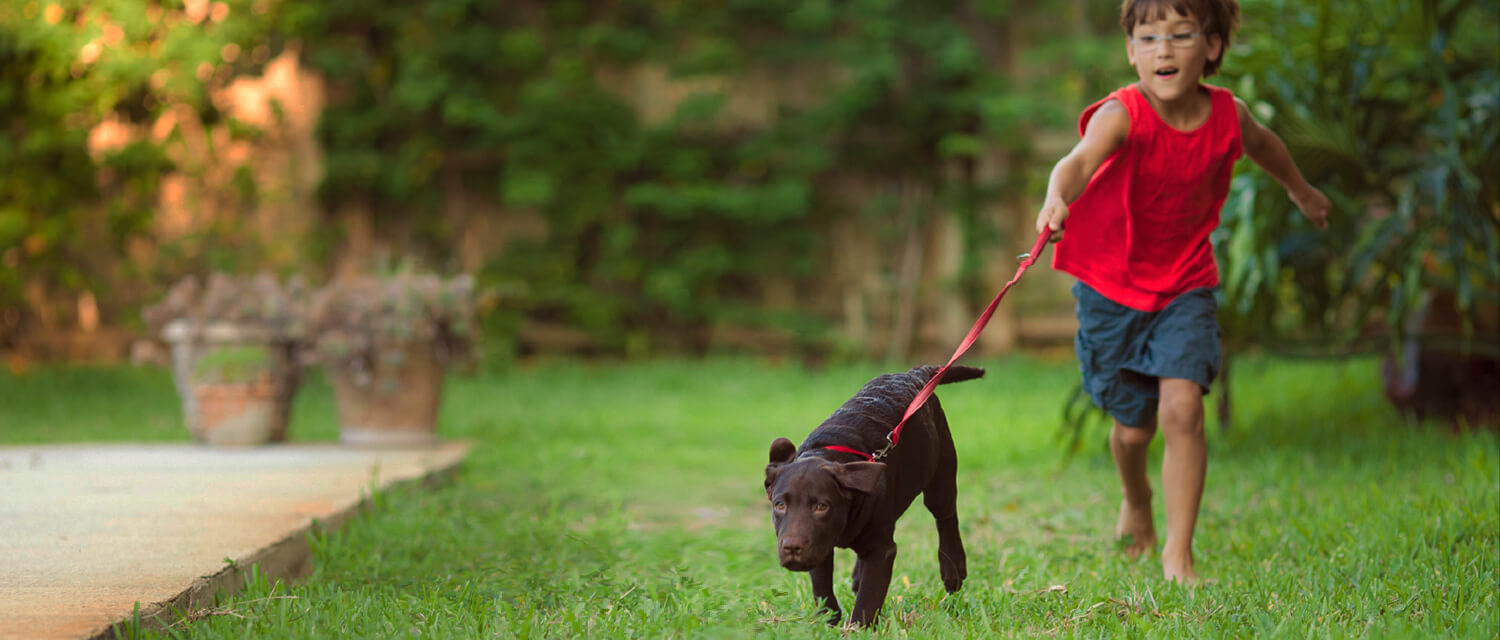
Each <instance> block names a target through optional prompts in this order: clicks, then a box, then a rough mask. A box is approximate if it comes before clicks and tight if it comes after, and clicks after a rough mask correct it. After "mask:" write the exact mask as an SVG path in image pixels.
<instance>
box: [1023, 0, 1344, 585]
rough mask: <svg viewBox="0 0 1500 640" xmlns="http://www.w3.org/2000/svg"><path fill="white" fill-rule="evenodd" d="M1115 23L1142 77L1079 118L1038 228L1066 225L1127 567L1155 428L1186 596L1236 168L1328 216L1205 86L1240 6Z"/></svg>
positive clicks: (1140, 9) (1150, 5) (1168, 7)
mask: <svg viewBox="0 0 1500 640" xmlns="http://www.w3.org/2000/svg"><path fill="white" fill-rule="evenodd" d="M1120 14H1121V15H1120V24H1121V26H1122V27H1124V29H1125V34H1126V36H1127V38H1128V39H1127V41H1126V45H1125V52H1126V55H1127V57H1128V58H1129V60H1130V63H1131V65H1133V66H1134V67H1135V70H1136V75H1137V76H1138V77H1139V81H1138V82H1136V83H1134V84H1132V85H1130V86H1127V87H1124V88H1122V89H1119V90H1117V91H1115V92H1114V93H1111V94H1110V95H1109V96H1108V97H1107V98H1105V99H1103V100H1100V101H1099V102H1097V103H1095V104H1093V105H1092V106H1090V107H1089V108H1088V109H1086V110H1084V112H1083V116H1082V118H1081V119H1080V122H1079V129H1080V130H1081V132H1082V134H1083V139H1082V140H1081V141H1079V143H1078V145H1077V146H1076V147H1074V148H1073V150H1072V151H1071V152H1069V153H1068V155H1067V156H1065V157H1064V158H1063V159H1062V160H1060V161H1059V162H1058V163H1057V166H1056V167H1055V168H1054V169H1053V170H1052V177H1051V180H1050V181H1049V183H1048V185H1047V199H1046V202H1045V203H1044V204H1043V205H1042V209H1041V211H1040V213H1038V214H1037V221H1036V228H1037V232H1038V233H1040V232H1041V231H1042V229H1043V227H1050V228H1051V229H1052V231H1053V234H1054V235H1053V239H1060V238H1061V237H1062V231H1063V228H1064V220H1067V225H1066V226H1067V234H1066V236H1067V237H1066V239H1062V240H1061V242H1060V243H1059V244H1058V245H1057V251H1056V252H1055V254H1054V255H1053V262H1052V266H1053V268H1055V269H1060V270H1062V271H1066V272H1068V273H1069V274H1072V275H1073V276H1075V277H1077V278H1078V282H1077V283H1076V284H1075V285H1074V286H1073V294H1074V296H1075V297H1076V298H1077V301H1078V305H1077V311H1078V322H1079V329H1078V335H1077V338H1076V340H1075V342H1074V346H1075V348H1076V349H1077V352H1078V360H1079V364H1080V368H1081V369H1082V370H1083V381H1084V387H1085V389H1086V390H1087V391H1088V392H1089V395H1090V396H1091V397H1092V398H1093V400H1094V402H1095V404H1097V405H1099V407H1100V408H1102V409H1104V410H1105V411H1107V412H1108V413H1109V414H1110V415H1111V416H1112V417H1113V418H1114V427H1113V430H1112V431H1111V432H1110V437H1109V448H1110V453H1111V454H1113V456H1114V459H1115V466H1116V468H1117V469H1118V470H1119V473H1120V481H1121V483H1122V485H1123V487H1124V494H1125V496H1124V500H1123V501H1122V502H1121V504H1120V516H1119V523H1118V524H1117V525H1116V527H1115V535H1116V536H1117V537H1118V538H1120V539H1121V540H1122V541H1123V542H1124V543H1125V545H1126V547H1125V549H1126V552H1127V553H1128V554H1129V555H1130V556H1131V557H1132V558H1134V557H1138V556H1139V555H1140V554H1142V553H1144V552H1146V551H1151V550H1154V549H1155V548H1156V528H1155V525H1154V524H1153V522H1152V514H1151V485H1150V482H1149V481H1148V480H1147V479H1146V451H1147V447H1148V445H1149V444H1150V443H1151V438H1152V437H1153V436H1154V435H1155V434H1156V430H1157V428H1158V426H1159V427H1160V428H1161V430H1162V433H1163V436H1164V438H1165V439H1166V453H1165V456H1164V458H1163V461H1162V474H1161V475H1162V487H1163V489H1164V491H1165V492H1166V507H1167V540H1166V545H1165V547H1164V548H1163V549H1162V555H1161V559H1162V570H1163V572H1164V574H1165V576H1166V578H1167V579H1169V580H1174V581H1178V582H1183V583H1188V584H1194V583H1196V582H1197V581H1198V575H1197V573H1196V572H1195V571H1194V569H1193V528H1194V526H1195V525H1196V524H1197V520H1198V504H1199V500H1200V499H1201V498H1202V496H1203V477H1204V472H1205V470H1206V469H1207V454H1206V450H1205V442H1204V436H1203V394H1205V393H1207V392H1208V389H1209V385H1210V384H1211V383H1212V382H1213V379H1214V377H1215V376H1217V374H1218V367H1219V327H1218V322H1217V319H1216V317H1215V315H1216V311H1217V303H1216V302H1215V300H1214V293H1213V288H1214V287H1216V286H1217V285H1218V284H1219V280H1218V267H1217V265H1216V264H1215V262H1214V254H1213V247H1212V246H1211V245H1210V243H1209V234H1210V233H1211V232H1212V231H1213V230H1214V228H1215V227H1217V226H1218V224H1219V210H1220V209H1221V208H1222V207H1223V205H1224V200H1225V198H1226V197H1227V196H1228V193H1229V181H1230V177H1231V175H1232V173H1233V169H1234V161H1235V160H1236V159H1238V158H1239V156H1240V155H1241V153H1242V152H1243V153H1244V154H1245V155H1249V156H1250V159H1251V160H1254V161H1255V163H1256V164H1257V165H1259V166H1260V167H1261V168H1262V169H1264V170H1265V171H1266V172H1267V173H1269V174H1271V176H1272V177H1274V178H1276V180H1277V181H1279V182H1280V183H1281V184H1282V186H1283V187H1285V188H1286V190H1287V193H1288V194H1289V195H1290V196H1291V198H1292V201H1293V202H1294V203H1295V204H1296V205H1297V207H1298V208H1299V209H1301V210H1302V213H1303V215H1305V216H1307V218H1308V219H1309V220H1311V221H1312V222H1313V223H1314V224H1316V225H1317V226H1318V227H1319V228H1325V227H1326V226H1327V217H1328V209H1329V206H1330V204H1329V201H1328V199H1327V198H1326V197H1324V196H1323V194H1322V193H1321V192H1319V191H1318V190H1317V189H1315V188H1313V187H1312V186H1311V185H1309V184H1307V181H1306V180H1305V179H1303V177H1302V174H1301V172H1299V171H1298V170H1297V167H1296V165H1295V164H1294V163H1293V162H1292V158H1291V156H1290V155H1289V154H1288V153H1287V150H1286V146H1285V145H1284V144H1282V142H1281V139H1280V138H1278V137H1277V136H1276V134H1274V133H1272V132H1271V131H1270V130H1268V129H1266V128H1265V127H1263V126H1261V125H1260V123H1258V122H1256V120H1255V118H1254V117H1253V116H1252V115H1251V114H1250V110H1249V108H1248V107H1247V106H1246V105H1245V103H1244V102H1243V101H1241V100H1239V99H1238V98H1235V97H1234V96H1233V94H1231V93H1230V92H1229V91H1227V90H1225V89H1221V88H1218V87H1212V86H1208V85H1202V84H1199V80H1200V79H1201V78H1203V77H1206V76H1211V75H1213V73H1214V72H1215V71H1217V70H1218V68H1219V63H1220V62H1222V60H1223V54H1224V51H1225V50H1226V49H1227V48H1228V46H1229V36H1230V33H1231V32H1232V31H1234V29H1235V27H1236V23H1237V22H1238V20H1239V4H1238V2H1236V0H1125V2H1124V4H1123V6H1122V7H1121V12H1120Z"/></svg>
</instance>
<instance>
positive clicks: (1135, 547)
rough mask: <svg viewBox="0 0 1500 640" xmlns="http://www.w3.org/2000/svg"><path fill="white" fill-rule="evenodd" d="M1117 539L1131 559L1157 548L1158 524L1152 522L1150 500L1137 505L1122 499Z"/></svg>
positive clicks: (1116, 533) (1116, 526)
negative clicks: (1142, 504) (1139, 505)
mask: <svg viewBox="0 0 1500 640" xmlns="http://www.w3.org/2000/svg"><path fill="white" fill-rule="evenodd" d="M1115 540H1116V541H1118V542H1119V543H1120V544H1121V546H1122V547H1123V548H1124V549H1125V555H1127V556H1129V557H1130V559H1131V560H1134V559H1136V558H1139V557H1141V554H1143V553H1146V552H1147V551H1154V550H1156V525H1154V524H1153V523H1152V522H1151V503H1150V502H1147V503H1146V504H1145V505H1144V506H1141V507H1135V506H1132V505H1131V504H1130V503H1129V502H1127V501H1125V500H1121V501H1120V522H1119V523H1117V524H1116V525H1115ZM1189 566H1191V562H1190V563H1189Z"/></svg>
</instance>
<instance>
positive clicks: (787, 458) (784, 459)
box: [771, 438, 797, 464]
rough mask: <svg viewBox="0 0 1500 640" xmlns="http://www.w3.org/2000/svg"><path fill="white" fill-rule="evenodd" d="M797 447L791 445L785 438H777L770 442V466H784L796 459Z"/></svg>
mask: <svg viewBox="0 0 1500 640" xmlns="http://www.w3.org/2000/svg"><path fill="white" fill-rule="evenodd" d="M796 457H797V445H795V444H792V441H791V440H787V439H786V438H777V439H776V440H774V441H772V442H771V464H786V463H788V462H791V461H792V460H794V459H796Z"/></svg>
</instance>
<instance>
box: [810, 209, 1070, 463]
mask: <svg viewBox="0 0 1500 640" xmlns="http://www.w3.org/2000/svg"><path fill="white" fill-rule="evenodd" d="M1051 237H1052V229H1051V228H1050V227H1044V228H1043V229H1042V235H1040V236H1038V237H1037V239H1036V244H1034V245H1032V246H1031V252H1030V253H1026V254H1023V255H1022V256H1021V266H1020V267H1018V268H1017V269H1016V275H1015V277H1014V278H1011V279H1010V282H1007V283H1005V286H1003V287H1000V293H997V294H995V299H994V300H991V301H990V306H988V307H985V309H984V313H981V314H979V320H978V321H976V322H975V323H974V328H972V329H969V335H967V336H965V337H964V341H963V342H961V343H959V345H958V350H956V351H954V352H953V357H952V358H949V359H948V364H945V365H943V367H942V368H941V369H938V371H937V373H935V374H933V376H932V379H931V380H928V381H927V384H926V385H925V386H923V387H922V390H921V391H919V392H917V397H915V398H912V400H911V404H909V405H907V406H906V415H903V416H901V422H898V423H896V428H895V429H891V432H890V433H889V434H886V436H885V440H886V445H885V447H884V448H882V449H881V450H879V451H876V452H875V454H874V455H871V454H868V453H865V452H863V451H859V450H856V449H851V448H849V447H843V446H839V445H831V446H827V447H823V448H824V449H833V450H834V451H842V452H844V453H853V454H856V455H859V456H863V457H864V458H865V459H866V460H869V461H870V462H875V461H877V460H880V459H881V458H884V457H885V456H886V454H888V453H890V452H891V448H892V447H894V446H896V443H897V442H900V441H901V428H902V427H905V426H906V421H907V420H909V419H911V417H912V415H914V414H915V413H916V412H917V410H918V409H921V408H922V405H923V404H924V403H926V402H927V399H928V398H931V397H932V392H933V390H934V389H936V388H937V386H938V385H939V384H941V383H942V381H943V375H944V374H946V373H948V368H949V367H952V366H953V363H955V362H958V358H959V357H960V356H962V355H963V354H964V352H965V351H968V350H969V347H972V346H974V341H976V340H978V339H979V334H980V332H982V331H984V327H985V325H987V324H989V323H990V317H992V316H994V315H995V307H997V306H999V305H1000V299H1001V298H1003V297H1005V292H1006V291H1008V290H1009V289H1010V286H1011V285H1013V284H1015V283H1016V282H1017V281H1019V280H1020V279H1021V275H1022V274H1024V273H1026V270H1027V269H1028V268H1030V267H1031V265H1032V264H1033V263H1035V262H1036V259H1037V258H1038V257H1040V256H1041V255H1042V250H1043V249H1045V248H1047V240H1048V239H1049V238H1051Z"/></svg>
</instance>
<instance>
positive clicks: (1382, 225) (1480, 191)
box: [1214, 0, 1500, 353]
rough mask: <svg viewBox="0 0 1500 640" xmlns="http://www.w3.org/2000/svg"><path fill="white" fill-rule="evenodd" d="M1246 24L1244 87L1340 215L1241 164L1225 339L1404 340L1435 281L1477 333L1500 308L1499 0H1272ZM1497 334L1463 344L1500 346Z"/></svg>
mask: <svg viewBox="0 0 1500 640" xmlns="http://www.w3.org/2000/svg"><path fill="white" fill-rule="evenodd" d="M1244 22H1245V24H1246V25H1247V26H1246V28H1245V30H1244V34H1243V37H1242V39H1241V42H1243V43H1244V44H1242V45H1240V46H1239V47H1238V49H1237V50H1236V51H1234V52H1232V53H1231V55H1232V57H1233V59H1232V61H1231V64H1229V65H1227V66H1226V71H1227V75H1228V76H1229V77H1230V78H1231V79H1232V80H1233V84H1232V85H1231V86H1233V87H1234V88H1235V89H1236V91H1237V92H1238V93H1239V95H1240V96H1241V97H1243V98H1244V99H1245V100H1246V101H1247V102H1248V103H1249V104H1251V105H1252V107H1253V108H1254V109H1255V111H1256V112H1257V114H1258V116H1259V118H1260V119H1261V120H1262V121H1263V122H1265V123H1267V124H1268V125H1269V126H1270V127H1271V128H1272V129H1273V130H1275V131H1277V132H1278V134H1279V135H1280V136H1281V137H1282V139H1283V140H1285V142H1286V143H1287V147H1288V148H1289V149H1290V150H1291V152H1292V155H1293V156H1294V157H1295V158H1296V160H1297V163H1298V165H1299V167H1300V168H1301V169H1302V172H1303V173H1304V174H1305V175H1306V176H1307V178H1308V181H1309V182H1311V183H1312V184H1313V185H1314V186H1316V187H1318V188H1320V189H1322V190H1323V192H1324V193H1325V194H1326V195H1328V197H1329V198H1330V199H1331V200H1332V201H1333V203H1334V211H1333V212H1332V216H1331V217H1330V221H1329V222H1330V226H1329V229H1328V231H1326V232H1320V231H1319V230H1317V229H1315V228H1313V227H1312V225H1311V224H1309V223H1308V222H1307V221H1306V220H1305V219H1304V218H1303V217H1302V215H1301V214H1300V213H1299V212H1298V211H1297V209H1296V207H1295V206H1294V205H1292V203H1291V201H1290V199H1289V198H1287V197H1286V195H1285V191H1284V190H1283V189H1282V188H1281V187H1280V185H1278V184H1277V183H1276V182H1275V180H1273V179H1272V178H1271V177H1270V176H1268V175H1266V174H1265V173H1264V172H1260V171H1253V172H1252V171H1246V172H1242V173H1241V174H1240V176H1239V177H1238V178H1236V180H1235V182H1234V193H1233V194H1232V195H1231V196H1230V201H1229V205H1228V206H1226V207H1225V209H1224V217H1223V224H1222V226H1221V228H1220V229H1219V231H1218V233H1217V234H1216V235H1215V236H1214V238H1215V242H1216V246H1217V249H1218V251H1219V255H1220V259H1221V265H1222V266H1221V271H1222V274H1221V275H1222V276H1223V281H1224V297H1225V301H1226V304H1225V306H1224V309H1223V313H1222V314H1221V317H1220V320H1221V324H1222V325H1223V327H1224V333H1225V338H1226V342H1228V343H1229V344H1228V345H1226V348H1227V349H1235V348H1242V347H1245V346H1248V345H1251V344H1272V345H1275V344H1277V343H1280V344H1282V345H1283V346H1287V345H1291V346H1292V348H1293V349H1297V350H1300V351H1304V352H1306V351H1311V352H1322V353H1331V352H1335V353H1336V352H1340V351H1347V350H1348V349H1350V348H1351V347H1352V348H1361V347H1360V344H1359V338H1360V337H1361V336H1368V335H1371V334H1372V333H1373V334H1387V335H1389V336H1390V337H1391V338H1392V339H1394V338H1399V337H1400V336H1401V334H1402V333H1403V332H1404V331H1405V330H1406V329H1407V327H1404V326H1403V325H1402V320H1403V318H1405V317H1406V316H1407V314H1408V312H1410V311H1412V310H1413V309H1414V308H1415V307H1416V306H1417V305H1419V304H1421V301H1422V300H1423V298H1424V293H1428V292H1439V293H1440V294H1442V295H1440V296H1438V297H1437V298H1435V299H1436V300H1439V301H1440V302H1438V303H1437V304H1449V305H1453V306H1454V307H1456V308H1455V311H1457V312H1458V313H1457V315H1458V316H1459V317H1460V318H1462V319H1464V322H1465V324H1466V326H1465V331H1466V333H1467V334H1468V336H1469V337H1470V338H1474V337H1476V336H1475V327H1474V326H1473V321H1474V318H1475V316H1476V311H1477V309H1479V308H1486V307H1487V308H1488V309H1491V310H1493V309H1495V308H1496V307H1497V305H1500V38H1497V37H1496V35H1497V33H1500V6H1497V5H1496V4H1495V3H1493V2H1473V1H1469V0H1442V1H1439V0H1422V1H1417V0H1405V1H1400V2H1393V1H1387V2H1373V3H1363V2H1362V3H1346V2H1332V1H1329V0H1323V1H1321V2H1313V3H1308V2H1289V1H1286V0H1263V1H1258V2H1248V3H1246V4H1245V15H1244ZM1413 329H1415V328H1413ZM1494 330H1495V327H1493V326H1491V327H1488V329H1487V331H1483V332H1482V333H1480V334H1479V335H1477V338H1478V343H1477V344H1469V345H1466V346H1465V348H1474V349H1488V350H1491V351H1494V350H1496V349H1497V348H1500V344H1497V338H1496V336H1493V335H1489V333H1491V332H1493V331H1494ZM1385 346H1386V345H1385V344H1384V343H1380V342H1377V343H1374V344H1370V343H1368V342H1366V343H1365V345H1364V347H1363V348H1384V347H1385Z"/></svg>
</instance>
